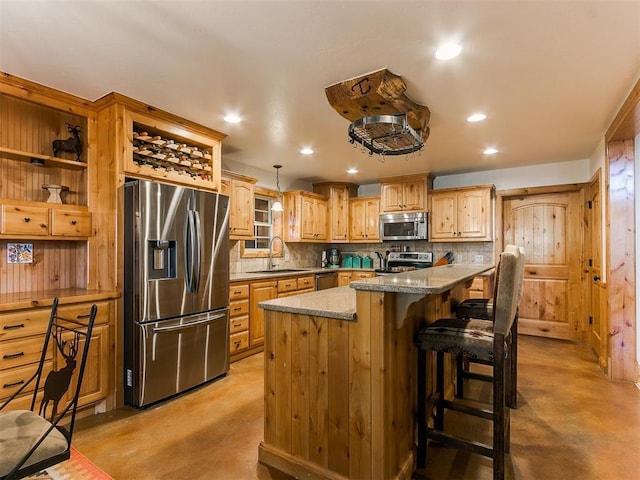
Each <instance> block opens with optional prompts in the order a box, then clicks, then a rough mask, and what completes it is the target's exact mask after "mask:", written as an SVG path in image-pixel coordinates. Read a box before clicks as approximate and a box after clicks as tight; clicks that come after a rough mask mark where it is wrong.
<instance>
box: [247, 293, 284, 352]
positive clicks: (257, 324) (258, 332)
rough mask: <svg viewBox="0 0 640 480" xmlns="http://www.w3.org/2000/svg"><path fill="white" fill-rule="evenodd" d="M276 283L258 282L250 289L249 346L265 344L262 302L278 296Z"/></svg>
mask: <svg viewBox="0 0 640 480" xmlns="http://www.w3.org/2000/svg"><path fill="white" fill-rule="evenodd" d="M276 285H277V284H276V282H273V281H271V282H256V283H252V284H251V285H250V287H249V302H250V307H249V308H250V310H249V346H250V347H253V346H255V345H261V344H262V343H264V310H263V309H262V308H260V307H259V306H258V304H259V303H260V302H264V301H265V300H272V299H274V298H276V297H277V296H278V289H277V288H276Z"/></svg>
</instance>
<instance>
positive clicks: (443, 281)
mask: <svg viewBox="0 0 640 480" xmlns="http://www.w3.org/2000/svg"><path fill="white" fill-rule="evenodd" d="M493 268H494V267H493V265H479V264H452V265H444V266H442V267H433V268H425V269H422V270H411V271H409V272H404V273H400V274H397V275H383V276H381V277H374V278H364V279H362V280H357V281H354V282H351V288H355V289H356V290H364V291H370V292H393V293H418V294H422V295H428V294H434V293H443V292H446V291H447V290H449V289H451V288H453V287H455V286H456V285H459V284H460V283H463V282H465V281H467V280H471V279H472V278H473V277H476V276H478V275H481V274H482V273H484V272H487V271H489V270H491V269H493Z"/></svg>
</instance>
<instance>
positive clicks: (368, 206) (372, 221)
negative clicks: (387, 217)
mask: <svg viewBox="0 0 640 480" xmlns="http://www.w3.org/2000/svg"><path fill="white" fill-rule="evenodd" d="M365 210H366V214H365V217H366V226H365V237H366V239H367V240H379V239H380V200H378V199H377V198H375V199H373V198H370V199H368V200H366V202H365Z"/></svg>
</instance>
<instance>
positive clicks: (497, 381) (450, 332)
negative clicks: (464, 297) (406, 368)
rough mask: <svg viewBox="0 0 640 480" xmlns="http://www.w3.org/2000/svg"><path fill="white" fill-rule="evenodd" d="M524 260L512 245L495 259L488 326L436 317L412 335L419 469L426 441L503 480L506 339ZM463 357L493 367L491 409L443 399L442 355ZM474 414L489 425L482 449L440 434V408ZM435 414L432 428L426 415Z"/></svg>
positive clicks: (506, 422) (506, 437) (474, 443)
mask: <svg viewBox="0 0 640 480" xmlns="http://www.w3.org/2000/svg"><path fill="white" fill-rule="evenodd" d="M521 263H522V264H523V263H524V256H523V255H522V254H521V252H520V250H519V249H518V248H517V247H515V249H514V248H509V249H508V251H507V250H505V251H504V252H502V254H501V255H500V263H499V265H498V271H497V279H496V285H495V293H494V306H493V318H492V320H493V321H492V322H489V321H486V320H474V319H458V318H453V319H440V320H437V321H435V322H433V323H431V324H430V325H428V326H427V327H424V328H422V329H421V330H420V331H419V332H418V334H417V337H416V345H417V346H418V349H419V354H418V362H419V363H418V379H417V381H418V458H417V463H418V467H424V466H425V465H426V458H427V446H428V445H427V444H428V440H429V439H433V440H437V441H439V442H440V443H442V444H445V445H453V446H455V447H457V448H464V449H467V450H469V451H471V452H473V453H477V454H480V455H484V456H486V457H490V458H493V476H494V479H496V480H499V479H503V478H504V470H505V469H504V458H505V456H504V454H505V452H508V451H509V437H510V430H509V429H510V415H509V413H510V411H509V409H508V408H507V406H506V395H507V388H506V384H507V381H506V378H507V372H508V368H507V363H508V359H509V355H510V345H511V342H510V341H509V335H510V332H511V326H512V324H513V322H514V319H515V317H516V311H517V305H518V302H519V297H518V294H519V292H520V289H521V284H522V273H521V270H520V264H521ZM428 351H435V352H436V391H435V392H434V394H433V395H432V397H431V399H427V398H426V397H427V396H426V385H427V375H426V368H425V365H426V356H427V352H428ZM445 353H448V354H453V355H456V356H461V355H464V356H466V357H469V358H473V359H480V360H483V361H486V362H490V363H491V364H492V365H493V401H492V403H493V408H492V410H486V409H481V408H476V407H473V406H470V405H467V404H462V403H460V402H459V401H457V400H455V399H454V400H448V399H446V398H445V394H444V392H445V381H444V354H445ZM447 409H449V410H456V411H458V412H461V413H464V414H469V415H474V416H477V417H480V418H484V419H486V420H490V421H492V422H493V441H492V444H491V445H486V444H483V443H480V442H477V441H473V440H470V439H464V438H460V437H456V436H453V435H451V434H449V433H445V431H444V419H445V410H447ZM431 410H435V411H434V421H433V427H431V426H430V425H429V424H428V417H427V415H428V413H429V412H430V411H431Z"/></svg>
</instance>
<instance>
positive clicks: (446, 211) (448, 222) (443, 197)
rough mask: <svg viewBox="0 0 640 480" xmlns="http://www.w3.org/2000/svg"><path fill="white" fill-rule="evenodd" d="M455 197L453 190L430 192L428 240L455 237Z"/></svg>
mask: <svg viewBox="0 0 640 480" xmlns="http://www.w3.org/2000/svg"><path fill="white" fill-rule="evenodd" d="M457 198H458V196H457V195H456V193H454V192H446V193H436V192H432V193H431V212H430V216H431V219H430V220H431V221H430V228H429V239H430V240H441V239H451V238H456V228H457V219H456V210H457Z"/></svg>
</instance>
